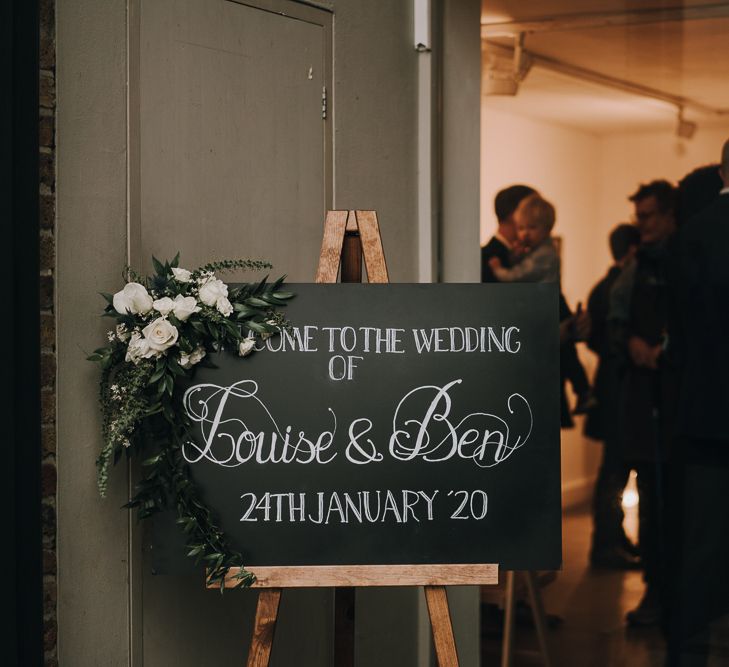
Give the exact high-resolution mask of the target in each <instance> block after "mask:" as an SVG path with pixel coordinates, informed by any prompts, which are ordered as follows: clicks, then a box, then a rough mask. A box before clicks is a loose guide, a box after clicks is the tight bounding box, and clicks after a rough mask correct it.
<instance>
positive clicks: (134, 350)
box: [124, 331, 157, 364]
mask: <svg viewBox="0 0 729 667" xmlns="http://www.w3.org/2000/svg"><path fill="white" fill-rule="evenodd" d="M156 354H157V351H156V350H153V349H152V348H150V346H149V341H148V340H147V339H146V338H143V337H142V336H141V335H140V334H139V332H138V331H135V332H134V333H133V334H132V338H131V340H130V341H129V345H128V346H127V354H126V357H125V358H124V359H125V361H131V362H133V363H135V364H136V363H138V362H139V360H140V359H149V357H154V356H155V355H156Z"/></svg>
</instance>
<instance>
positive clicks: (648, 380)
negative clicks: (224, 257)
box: [608, 180, 677, 626]
mask: <svg viewBox="0 0 729 667" xmlns="http://www.w3.org/2000/svg"><path fill="white" fill-rule="evenodd" d="M676 199H677V193H676V188H675V187H674V186H673V185H672V184H671V183H669V182H668V181H665V180H656V181H652V182H650V183H647V184H644V185H641V186H640V187H639V188H638V190H637V191H636V192H635V193H634V194H632V195H631V196H630V197H629V200H630V201H631V202H633V205H634V209H635V217H636V221H637V222H636V224H637V227H638V230H639V232H640V242H641V244H640V248H639V250H638V252H637V254H636V261H635V262H633V263H631V264H629V265H628V266H626V267H625V269H624V270H623V271H622V272H621V274H620V275H619V276H618V277H617V278H616V280H615V282H614V284H613V288H612V290H611V293H610V310H609V315H608V321H609V327H610V337H611V340H610V345H611V346H612V347H611V349H612V351H613V353H614V354H615V355H616V363H617V364H618V365H619V374H620V379H619V388H620V391H619V397H618V403H619V404H618V428H619V439H620V443H621V445H622V448H623V452H624V458H625V461H626V463H627V464H628V465H629V466H630V467H631V468H632V469H633V470H635V471H636V474H637V483H638V493H639V495H640V503H639V506H638V543H639V548H640V557H641V561H642V564H643V571H644V580H645V585H646V586H645V591H644V594H643V597H642V599H641V601H640V603H639V604H638V606H637V607H636V608H635V609H632V610H631V611H629V612H628V613H627V615H626V620H627V622H628V624H629V625H631V626H652V625H657V624H658V623H659V622H660V621H661V617H662V612H663V608H664V607H663V595H664V572H663V565H664V563H665V546H666V545H665V543H664V540H663V537H664V532H663V531H664V524H663V522H664V518H665V517H664V513H663V484H664V481H665V480H664V476H665V464H666V462H667V460H668V457H669V443H670V440H671V437H670V433H671V422H672V416H673V413H672V412H671V411H670V410H666V409H665V407H666V406H667V405H670V404H671V398H672V395H673V394H675V391H676V377H675V372H674V370H673V368H672V367H671V365H670V364H669V363H667V360H666V358H665V355H664V354H663V351H664V348H665V344H666V330H667V326H668V303H669V302H668V275H669V269H670V254H669V248H670V240H671V237H672V236H673V234H674V232H675V229H676V218H675V211H676V203H677V202H676Z"/></svg>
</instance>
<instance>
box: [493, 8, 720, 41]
mask: <svg viewBox="0 0 729 667" xmlns="http://www.w3.org/2000/svg"><path fill="white" fill-rule="evenodd" d="M727 17H729V2H721V3H714V4H708V5H697V6H694V7H684V6H678V7H663V8H660V9H636V10H633V11H621V12H580V13H577V14H564V15H562V16H554V17H545V18H540V19H534V20H532V21H507V22H502V23H488V22H482V23H481V37H482V38H483V39H486V38H488V37H504V36H505V35H514V34H519V33H535V32H555V31H558V30H587V29H590V28H609V27H616V26H628V25H642V24H648V23H666V22H669V21H697V20H700V19H719V18H727Z"/></svg>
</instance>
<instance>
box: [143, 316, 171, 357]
mask: <svg viewBox="0 0 729 667" xmlns="http://www.w3.org/2000/svg"><path fill="white" fill-rule="evenodd" d="M142 333H143V334H144V338H145V340H146V341H147V343H149V347H150V349H152V350H156V351H157V352H164V351H165V350H166V349H167V348H168V347H172V346H173V345H174V344H175V343H176V342H177V337H178V335H179V334H178V331H177V327H175V326H173V325H172V324H170V323H169V321H168V320H166V319H165V318H164V317H158V318H157V319H156V320H155V321H154V322H151V323H150V324H148V325H147V326H146V327H144V329H142Z"/></svg>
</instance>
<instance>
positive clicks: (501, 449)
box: [184, 284, 561, 570]
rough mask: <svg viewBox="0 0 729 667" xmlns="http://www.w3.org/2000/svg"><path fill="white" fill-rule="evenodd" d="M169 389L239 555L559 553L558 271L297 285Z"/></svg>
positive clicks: (541, 557)
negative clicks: (277, 307) (260, 331)
mask: <svg viewBox="0 0 729 667" xmlns="http://www.w3.org/2000/svg"><path fill="white" fill-rule="evenodd" d="M291 289H292V290H293V291H295V292H296V293H297V295H298V296H297V298H296V299H294V300H293V301H292V302H291V303H290V305H289V306H288V308H287V309H286V315H287V317H288V319H289V320H290V322H291V324H292V326H293V328H292V330H291V331H288V332H285V333H283V334H281V335H278V336H274V337H272V338H269V339H268V340H266V341H265V342H263V343H261V344H259V346H258V350H257V351H256V352H255V353H254V354H253V355H251V356H250V357H248V358H246V359H240V358H238V357H237V356H235V355H233V354H229V353H223V354H221V355H219V356H218V358H216V359H215V360H214V361H215V363H216V364H217V365H218V368H216V369H203V368H201V369H199V371H198V372H197V374H196V375H195V378H194V380H193V382H192V383H191V385H190V386H189V388H188V389H187V391H186V393H185V395H184V409H185V411H186V412H187V414H188V416H189V417H190V419H191V421H192V422H193V424H194V426H195V432H194V438H193V439H192V440H190V441H189V442H187V443H186V444H185V447H184V456H185V458H186V459H187V461H188V462H189V464H190V467H191V471H192V474H193V476H194V478H195V480H196V481H197V482H198V483H199V484H200V485H201V487H202V489H203V493H204V497H205V499H206V502H207V504H208V505H209V506H210V507H211V508H213V509H214V510H215V512H216V514H217V515H218V517H219V519H220V524H221V526H222V527H223V529H224V530H225V532H226V533H227V535H228V536H229V537H230V539H231V541H232V543H233V544H234V545H235V547H236V548H238V549H240V550H241V551H242V553H243V554H244V556H245V558H246V561H245V562H246V566H248V567H253V568H254V569H255V566H256V565H259V566H282V565H351V564H359V565H374V564H425V563H428V564H444V563H464V564H466V563H498V564H499V565H500V566H501V567H503V568H506V569H532V570H533V569H556V568H558V567H559V566H560V563H561V528H560V509H561V508H560V458H559V451H560V450H559V400H558V397H559V394H558V392H559V371H558V364H559V348H558V322H557V288H556V286H555V285H523V284H521V285H519V284H514V285H358V284H351V285H342V284H338V285H294V286H292V287H291Z"/></svg>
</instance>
